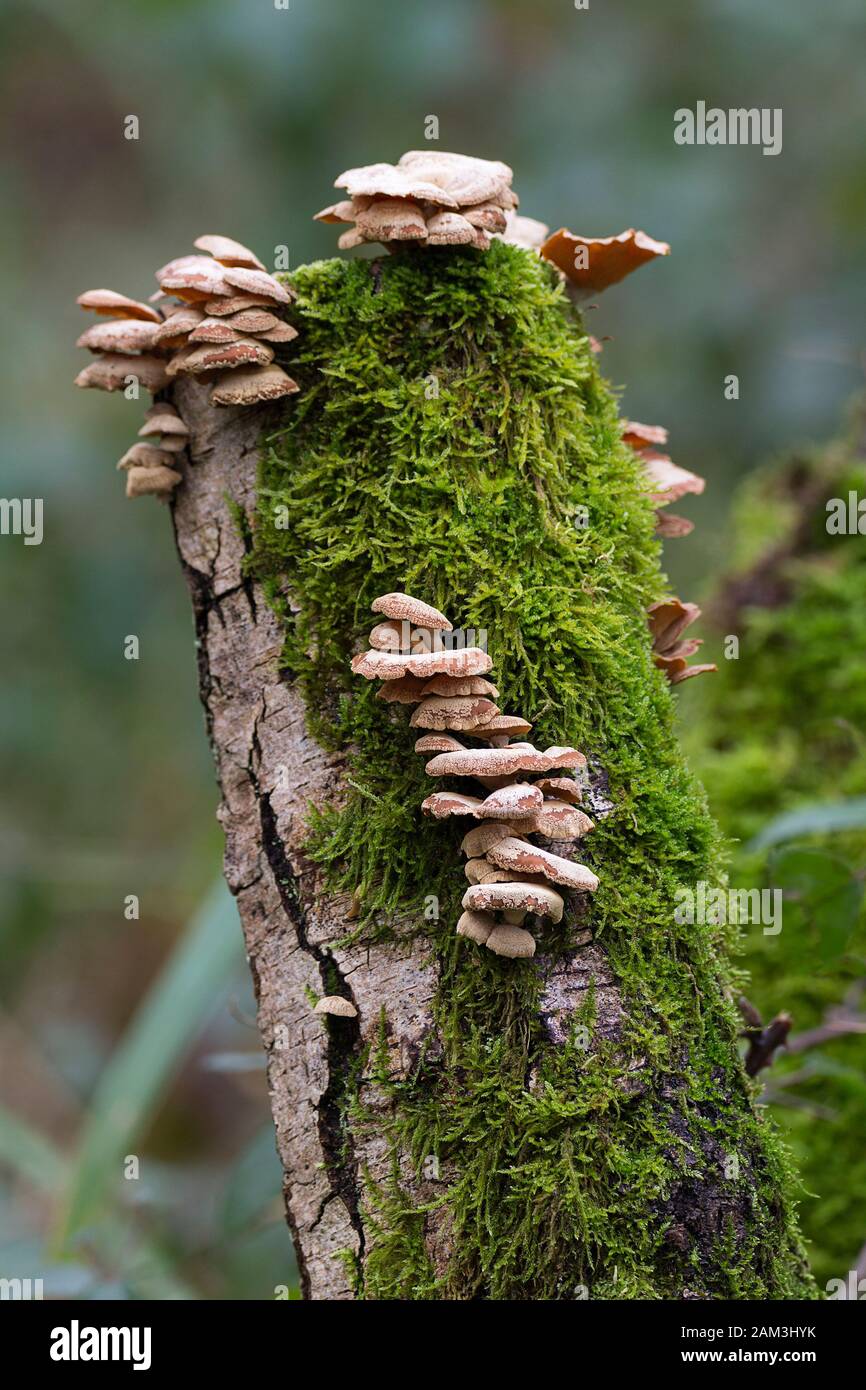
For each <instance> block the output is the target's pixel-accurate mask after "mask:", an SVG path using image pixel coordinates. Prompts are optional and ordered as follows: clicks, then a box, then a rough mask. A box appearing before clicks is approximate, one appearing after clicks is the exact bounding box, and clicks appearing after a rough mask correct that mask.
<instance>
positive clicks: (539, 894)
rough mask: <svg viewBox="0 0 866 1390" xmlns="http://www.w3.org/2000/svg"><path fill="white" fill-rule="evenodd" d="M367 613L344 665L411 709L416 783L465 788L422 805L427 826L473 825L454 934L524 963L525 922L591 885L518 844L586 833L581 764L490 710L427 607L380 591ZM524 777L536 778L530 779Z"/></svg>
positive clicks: (480, 664) (462, 649) (545, 853)
mask: <svg viewBox="0 0 866 1390" xmlns="http://www.w3.org/2000/svg"><path fill="white" fill-rule="evenodd" d="M372 607H373V611H374V613H378V614H381V615H382V617H383V621H382V622H379V623H377V624H376V626H375V627H374V628H373V630H372V632H371V633H370V646H369V649H368V650H367V651H365V652H361V653H359V654H358V655H357V656H356V657H354V658H353V660H352V670H353V672H354V673H355V674H356V675H362V676H365V677H366V678H367V679H368V680H374V679H379V680H381V681H382V682H383V684H382V687H381V689H380V690H379V691H378V692H377V694H378V696H379V698H380V699H383V700H386V701H388V702H390V703H399V704H408V705H414V706H415V709H414V711H413V713H412V717H411V719H410V721H409V722H410V725H411V727H412V728H414V729H419V730H423V731H426V732H422V733H421V736H420V737H419V739H418V740H417V742H416V744H415V751H416V752H417V753H421V754H424V755H430V754H432V755H433V756H432V757H430V760H429V761H428V762H427V764H426V767H425V771H426V772H427V774H428V776H430V777H447V778H452V777H453V778H459V779H464V778H465V779H468V780H469V782H470V790H469V791H468V792H463V791H435V792H432V793H431V795H430V796H428V797H427V798H426V799H425V800H424V801H423V803H422V809H423V810H424V811H425V812H426V813H427V814H428V815H431V816H433V817H435V818H436V819H437V820H441V819H444V818H447V817H451V816H465V817H467V818H468V819H470V820H473V821H476V822H477V824H476V825H475V826H473V828H472V829H471V830H469V832H468V833H467V834H466V835H465V836H464V838H463V841H462V844H461V849H462V851H463V853H464V854H465V855H466V858H467V863H466V869H465V873H466V878H467V879H468V881H469V885H470V886H469V888H468V889H467V890H466V893H465V894H464V897H463V907H464V909H465V910H464V912H463V915H462V916H461V918H460V920H459V922H458V923H457V931H458V933H459V935H461V936H465V937H468V938H469V939H470V940H471V941H474V942H477V943H478V944H479V945H482V946H486V947H487V948H488V949H489V950H491V951H493V952H494V953H495V954H496V955H500V956H509V957H526V956H532V955H534V954H535V938H534V937H533V935H532V933H531V932H530V931H527V930H526V928H525V927H524V926H523V923H524V922H525V920H526V919H527V917H535V916H540V917H547V918H549V919H550V920H551V921H552V922H559V921H560V920H561V918H562V914H563V910H564V907H565V903H564V899H563V897H562V894H561V892H560V891H558V890H560V889H566V890H569V891H572V892H574V891H577V892H588V893H592V892H594V891H595V889H596V888H597V887H598V879H597V878H596V876H595V874H594V873H593V872H592V871H591V870H590V869H588V868H586V867H585V865H583V864H578V863H575V862H574V861H573V860H571V859H566V858H563V857H562V856H561V855H558V854H554V853H552V852H551V851H550V850H547V849H544V848H542V847H541V846H539V845H536V844H533V843H532V841H531V840H530V839H528V838H527V837H528V836H530V835H533V834H535V835H541V836H543V837H545V838H546V839H548V840H554V841H555V840H569V841H574V840H578V839H580V838H581V837H582V836H584V835H586V834H587V833H588V832H589V831H590V830H592V829H593V822H592V821H591V820H590V818H589V816H587V815H586V814H585V812H584V811H582V810H581V809H580V802H581V801H582V799H583V791H582V787H581V784H580V783H579V782H578V781H577V780H576V779H575V777H574V776H569V775H567V773H568V772H572V773H574V772H575V771H578V772H579V771H582V770H583V769H584V768H585V767H586V758H585V757H584V755H583V753H581V752H579V751H578V749H576V748H558V747H553V748H547V749H544V750H541V749H538V748H536V747H534V745H533V744H531V743H526V742H524V741H523V740H522V738H520V737H519V736H520V735H523V734H527V733H529V731H530V729H531V728H532V725H531V724H530V723H529V722H528V721H527V720H525V719H522V718H521V717H520V716H518V715H509V714H503V713H502V711H501V710H500V708H499V706H498V705H497V704H496V703H495V702H496V700H497V698H498V694H499V692H498V691H497V688H496V686H495V685H494V684H493V683H492V682H491V681H489V680H487V678H486V677H487V673H488V672H489V671H490V668H491V666H492V664H493V663H492V661H491V659H490V657H489V655H488V654H487V652H485V651H484V650H482V649H481V648H480V647H466V646H460V645H454V639H453V638H452V639H451V640H449V639H448V638H447V636H446V634H449V633H452V631H453V629H452V625H451V623H450V622H449V621H448V619H447V618H446V617H445V615H444V614H443V613H440V612H439V611H438V609H436V608H431V606H430V605H429V604H427V603H423V602H422V601H421V600H420V599H416V598H413V597H411V595H409V594H404V593H390V594H383V595H382V596H381V597H380V598H377V599H375V600H374V602H373V605H372ZM456 734H461V735H462V736H463V738H462V739H459V738H457V737H455V735H456ZM466 740H472V741H473V742H467V741H466ZM512 740H514V741H513V742H512ZM473 743H474V745H475V746H473ZM478 744H480V745H481V746H480V747H479V746H477V745H478ZM533 774H539V775H538V776H537V778H536V780H534V781H533V780H530V778H531V776H532V775H533ZM551 774H552V775H551ZM472 784H475V786H474V788H473V787H472Z"/></svg>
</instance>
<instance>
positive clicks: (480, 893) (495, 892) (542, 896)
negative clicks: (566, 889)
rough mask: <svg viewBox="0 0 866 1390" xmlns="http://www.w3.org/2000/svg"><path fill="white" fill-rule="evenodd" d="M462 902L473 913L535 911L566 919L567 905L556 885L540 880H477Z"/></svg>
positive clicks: (538, 913) (539, 913)
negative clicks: (523, 881) (545, 886)
mask: <svg viewBox="0 0 866 1390" xmlns="http://www.w3.org/2000/svg"><path fill="white" fill-rule="evenodd" d="M462 905H463V907H464V908H468V909H469V910H470V911H472V912H497V911H500V912H513V911H520V910H522V911H524V912H531V913H532V915H533V916H534V917H549V918H550V920H551V922H560V921H562V913H563V910H564V908H565V903H564V902H563V900H562V898H561V897H560V895H559V894H558V893H557V892H555V891H554V889H553V888H544V887H542V886H541V884H537V883H522V882H517V883H475V884H473V885H472V887H471V888H467V890H466V892H465V893H464V894H463V898H462Z"/></svg>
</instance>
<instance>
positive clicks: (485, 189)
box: [316, 150, 518, 251]
mask: <svg viewBox="0 0 866 1390" xmlns="http://www.w3.org/2000/svg"><path fill="white" fill-rule="evenodd" d="M512 178H513V174H512V171H511V170H510V169H509V167H508V165H507V164H501V163H500V162H499V160H493V159H475V158H472V157H471V156H469V155H464V154H448V153H446V152H445V151H444V150H443V151H440V150H410V151H409V152H408V154H404V155H403V156H402V158H401V159H400V160H399V161H398V163H397V164H366V165H364V166H363V167H361V168H358V169H347V170H346V172H345V173H343V174H340V176H339V178H337V179H335V180H334V187H335V188H343V189H345V190H346V192H347V193H348V194H349V197H348V198H346V199H344V200H343V201H342V202H339V203H333V204H332V205H331V206H330V207H327V208H323V209H322V211H321V212H319V213H317V214H316V220H317V221H319V222H345V223H349V224H350V226H349V230H348V231H345V232H343V233H342V235H341V237H340V240H339V243H338V244H339V246H340V249H341V250H342V251H348V250H350V249H351V248H352V247H354V246H362V245H363V244H364V243H365V242H376V241H378V242H383V243H384V244H385V245H389V244H390V243H392V242H398V241H407V242H416V243H417V244H419V245H421V246H475V247H477V248H478V250H480V251H486V250H487V248H488V247H489V245H490V238H491V236H492V235H493V234H494V233H499V232H505V231H506V228H507V215H508V214H509V213H510V212H511V211H513V209H514V208H516V207H517V203H518V198H517V194H516V193H515V192H514V191H513V190H512V187H511V180H512Z"/></svg>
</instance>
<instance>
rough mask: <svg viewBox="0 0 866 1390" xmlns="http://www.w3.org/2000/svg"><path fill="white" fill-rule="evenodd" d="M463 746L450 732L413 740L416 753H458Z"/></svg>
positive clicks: (393, 682) (426, 735)
mask: <svg viewBox="0 0 866 1390" xmlns="http://www.w3.org/2000/svg"><path fill="white" fill-rule="evenodd" d="M391 684H392V685H396V684H397V682H396V681H392V682H391ZM385 689H386V690H387V689H388V687H387V686H386V687H385ZM464 747H465V744H462V743H461V742H460V740H459V739H458V738H452V736H451V735H450V734H424V735H423V736H422V737H421V738H419V739H416V740H415V752H416V753H459V752H460V750H461V749H462V748H464Z"/></svg>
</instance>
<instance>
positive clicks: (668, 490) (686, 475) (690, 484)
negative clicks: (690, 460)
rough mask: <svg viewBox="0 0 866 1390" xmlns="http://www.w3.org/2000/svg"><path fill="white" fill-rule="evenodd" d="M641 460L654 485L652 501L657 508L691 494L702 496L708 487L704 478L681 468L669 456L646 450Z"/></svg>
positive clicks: (643, 451) (642, 452)
mask: <svg viewBox="0 0 866 1390" xmlns="http://www.w3.org/2000/svg"><path fill="white" fill-rule="evenodd" d="M641 458H642V459H643V462H644V471H645V472H646V475H647V477H648V478H649V480H650V482H651V483H653V484H654V488H653V492H652V500H653V502H655V503H656V505H657V506H658V505H661V506H664V505H665V504H666V503H668V502H677V501H678V500H679V498H680V497H685V495H686V493H689V492H691V493H694V494H695V495H700V493H702V492H703V490H704V488H705V487H706V480H705V479H704V478H701V477H699V475H698V474H697V473H690V472H689V471H688V469H686V468H679V467H678V466H677V464H675V463H674V462H673V460H672V459H670V458H668V456H667V454H657V453H655V452H654V451H653V450H650V449H644V450H641Z"/></svg>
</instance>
